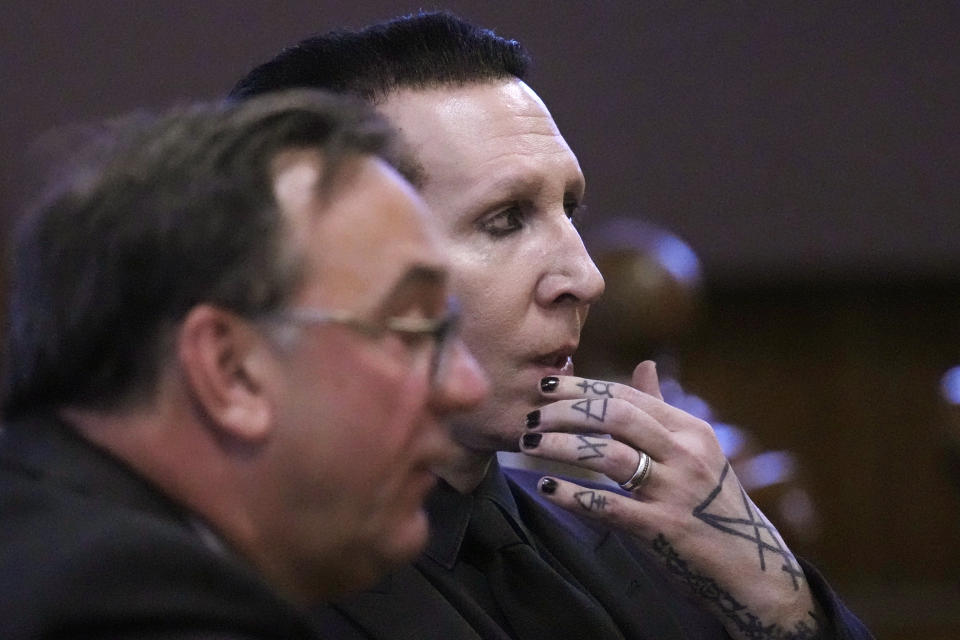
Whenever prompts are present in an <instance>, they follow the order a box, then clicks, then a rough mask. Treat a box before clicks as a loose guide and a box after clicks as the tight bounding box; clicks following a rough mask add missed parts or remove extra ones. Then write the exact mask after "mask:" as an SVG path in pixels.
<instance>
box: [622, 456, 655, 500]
mask: <svg viewBox="0 0 960 640" xmlns="http://www.w3.org/2000/svg"><path fill="white" fill-rule="evenodd" d="M637 453H638V454H640V460H639V462H637V470H636V471H634V472H633V475H632V476H630V479H629V480H627V481H626V482H621V483H620V488H621V489H623V490H624V491H636V490H637V489H639V488H640V487H641V486H643V483H644V482H646V481H647V480H649V479H650V469H651V468H652V467H653V460H651V459H650V456H648V455H647V453H646V452H645V451H640V450H639V449H637Z"/></svg>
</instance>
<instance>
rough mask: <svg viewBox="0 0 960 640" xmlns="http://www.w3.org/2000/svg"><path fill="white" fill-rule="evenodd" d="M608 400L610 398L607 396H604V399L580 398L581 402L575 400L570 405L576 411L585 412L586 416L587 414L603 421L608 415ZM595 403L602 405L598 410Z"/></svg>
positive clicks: (598, 420) (588, 416)
mask: <svg viewBox="0 0 960 640" xmlns="http://www.w3.org/2000/svg"><path fill="white" fill-rule="evenodd" d="M608 402H610V400H608V399H607V398H603V399H602V400H596V399H594V398H587V399H586V400H580V401H579V402H574V403H573V404H572V405H570V408H571V409H573V410H574V411H578V412H580V413H582V414H584V415H585V416H587V418H588V419H589V418H592V419H594V420H596V421H597V422H603V421H604V419H605V418H606V417H607V403H608ZM595 403H596V404H597V405H599V406H600V408H599V409H596V410H595V409H594V404H595Z"/></svg>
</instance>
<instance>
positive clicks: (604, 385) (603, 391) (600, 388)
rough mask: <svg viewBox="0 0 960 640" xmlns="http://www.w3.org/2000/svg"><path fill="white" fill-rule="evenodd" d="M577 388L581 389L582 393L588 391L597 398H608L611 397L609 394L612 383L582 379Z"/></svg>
mask: <svg viewBox="0 0 960 640" xmlns="http://www.w3.org/2000/svg"><path fill="white" fill-rule="evenodd" d="M577 386H578V387H580V388H581V389H583V392H584V393H586V392H587V390H590V391H592V392H593V393H595V394H597V395H598V396H607V397H608V398H612V397H613V394H612V393H610V387H612V386H613V383H612V382H604V381H603V380H587V379H586V378H584V379H583V380H581V381H580V382H579V383H578V384H577Z"/></svg>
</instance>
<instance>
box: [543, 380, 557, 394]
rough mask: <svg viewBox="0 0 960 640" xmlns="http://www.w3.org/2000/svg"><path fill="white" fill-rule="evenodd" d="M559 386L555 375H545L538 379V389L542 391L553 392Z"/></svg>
mask: <svg viewBox="0 0 960 640" xmlns="http://www.w3.org/2000/svg"><path fill="white" fill-rule="evenodd" d="M559 386H560V378H558V377H557V376H547V377H546V378H541V379H540V391H543V392H544V393H553V392H554V391H556V390H557V387H559Z"/></svg>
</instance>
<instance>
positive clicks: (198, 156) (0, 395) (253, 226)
mask: <svg viewBox="0 0 960 640" xmlns="http://www.w3.org/2000/svg"><path fill="white" fill-rule="evenodd" d="M93 133H96V134H98V135H96V137H91V139H92V142H91V144H90V145H89V146H88V150H87V151H86V152H85V153H84V154H81V156H82V157H81V158H80V161H79V162H77V163H76V164H77V166H76V167H75V168H74V170H73V171H71V172H69V173H68V174H67V175H66V177H64V178H61V180H60V181H59V182H58V183H57V184H56V185H55V186H54V188H53V189H52V190H51V191H50V193H49V194H48V195H47V196H46V197H45V198H44V199H43V200H42V201H40V202H39V203H38V204H37V206H36V207H35V208H34V209H33V210H31V211H30V212H28V213H27V214H26V215H25V216H24V217H23V218H22V219H21V222H20V225H19V228H18V230H17V233H16V235H15V245H14V247H13V262H12V265H11V269H10V270H9V273H11V274H12V282H11V287H10V295H9V299H8V309H7V326H6V331H5V332H4V333H5V336H4V339H5V345H4V347H5V349H4V351H5V352H4V357H5V363H4V364H5V367H4V375H3V383H2V388H0V400H2V409H3V413H4V417H5V418H8V419H11V418H15V417H17V416H19V415H23V414H27V413H32V412H38V411H49V410H54V409H57V408H59V407H64V406H73V407H84V408H93V409H113V408H117V407H120V406H122V404H123V403H124V402H126V401H134V400H136V399H138V398H147V397H149V395H150V393H151V392H152V390H153V389H154V387H155V383H156V381H157V379H158V378H157V376H158V373H159V371H160V365H161V364H162V362H164V359H165V358H167V357H169V353H168V352H169V347H170V344H168V343H169V336H171V335H172V331H173V330H174V329H175V327H176V325H177V324H178V322H179V321H180V320H182V318H183V317H185V316H186V314H187V313H188V312H189V310H190V309H191V308H192V307H194V306H195V305H197V304H202V303H209V304H212V305H216V306H219V307H221V308H224V309H227V310H231V311H233V312H235V313H237V314H239V315H243V316H247V317H256V316H257V315H259V314H263V313H269V312H270V311H273V310H275V309H277V308H279V307H281V306H282V305H283V304H284V303H286V301H287V300H289V298H290V296H291V295H293V293H294V292H295V291H296V287H297V286H299V284H300V282H301V281H302V260H301V256H297V255H292V254H293V252H292V251H291V249H290V246H289V243H288V241H287V240H285V238H287V235H286V233H285V231H284V230H285V229H287V226H286V220H285V217H284V216H283V214H282V212H281V211H279V208H278V206H277V203H276V200H275V198H274V193H273V176H272V171H273V170H272V168H271V166H272V162H273V160H274V158H275V157H276V156H277V154H278V153H281V152H283V151H284V150H287V149H316V150H317V151H318V152H319V153H320V154H321V156H322V157H323V165H322V166H323V175H322V177H321V182H320V185H319V187H318V194H317V195H318V197H320V198H329V197H332V196H334V195H335V194H331V193H330V192H329V188H330V187H331V182H330V180H331V177H332V175H333V174H334V173H335V172H336V171H337V168H338V166H339V165H341V164H342V159H343V158H345V157H347V156H349V155H355V154H361V155H370V154H374V155H377V154H381V153H385V152H386V150H387V149H388V148H389V147H388V146H387V145H388V144H389V143H390V141H391V134H390V133H389V129H388V128H387V126H386V123H384V122H383V120H382V119H381V118H379V117H378V116H376V115H375V114H373V112H372V110H371V109H370V108H369V106H368V105H366V104H364V103H363V102H361V101H360V100H357V99H355V98H354V99H349V98H347V97H344V96H334V95H330V94H327V93H323V92H319V91H310V90H301V91H293V92H284V93H282V94H277V95H273V96H263V97H260V98H257V99H253V100H249V101H245V102H243V103H239V104H230V105H226V106H224V105H200V106H193V107H188V108H180V109H176V110H173V111H171V112H169V113H166V114H164V115H162V116H160V117H154V116H138V117H130V118H125V119H123V120H122V121H120V122H114V123H111V124H110V126H106V127H102V128H100V129H97V130H96V131H94V132H93Z"/></svg>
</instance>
